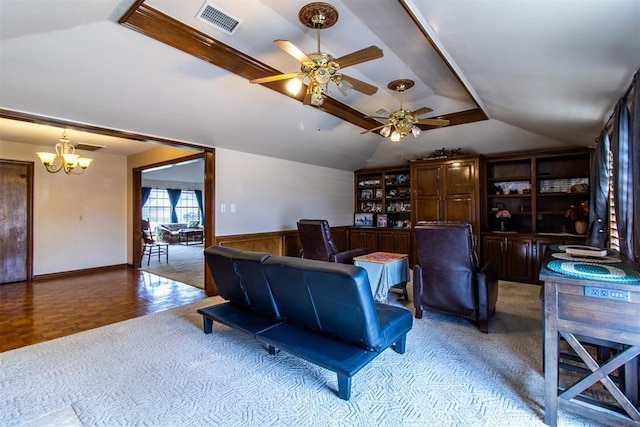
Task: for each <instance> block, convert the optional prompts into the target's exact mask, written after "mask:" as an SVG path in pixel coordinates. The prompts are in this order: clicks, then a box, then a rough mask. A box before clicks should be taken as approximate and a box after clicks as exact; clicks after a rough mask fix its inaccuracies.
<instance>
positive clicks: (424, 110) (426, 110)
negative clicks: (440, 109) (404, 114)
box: [411, 107, 433, 117]
mask: <svg viewBox="0 0 640 427" xmlns="http://www.w3.org/2000/svg"><path fill="white" fill-rule="evenodd" d="M432 111H433V108H429V107H422V108H418V109H417V110H415V111H412V112H411V115H412V116H413V117H417V116H421V115H423V114H427V113H430V112H432Z"/></svg>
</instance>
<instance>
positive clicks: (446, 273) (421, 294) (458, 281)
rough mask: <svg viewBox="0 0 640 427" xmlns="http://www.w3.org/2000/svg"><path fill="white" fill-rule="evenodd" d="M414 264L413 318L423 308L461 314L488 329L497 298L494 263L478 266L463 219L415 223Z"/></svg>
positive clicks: (483, 329)
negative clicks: (415, 249) (459, 220)
mask: <svg viewBox="0 0 640 427" xmlns="http://www.w3.org/2000/svg"><path fill="white" fill-rule="evenodd" d="M415 238H416V245H417V253H418V264H417V265H416V266H415V267H414V268H413V305H414V307H415V309H416V312H415V317H416V318H417V319H421V318H422V311H423V310H431V311H438V312H442V313H448V314H453V315H456V316H461V317H464V318H466V319H469V320H471V321H473V322H475V323H476V324H477V325H478V328H479V329H480V331H481V332H484V333H487V332H488V331H489V319H490V317H491V316H492V315H493V313H494V312H495V309H496V301H497V299H498V262H497V261H496V260H492V261H489V262H487V264H485V265H484V266H483V267H482V269H480V268H479V263H478V256H477V254H476V252H475V250H474V246H473V233H472V230H471V224H469V223H467V222H424V223H421V224H419V225H416V228H415Z"/></svg>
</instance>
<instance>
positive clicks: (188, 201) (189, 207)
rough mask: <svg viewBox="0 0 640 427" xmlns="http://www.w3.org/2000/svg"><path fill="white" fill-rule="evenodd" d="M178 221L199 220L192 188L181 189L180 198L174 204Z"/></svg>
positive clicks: (198, 210) (196, 201) (198, 211)
mask: <svg viewBox="0 0 640 427" xmlns="http://www.w3.org/2000/svg"><path fill="white" fill-rule="evenodd" d="M176 215H177V216H178V222H185V223H189V221H200V207H199V206H198V200H197V199H196V192H195V191H192V190H182V193H180V200H178V205H177V206H176Z"/></svg>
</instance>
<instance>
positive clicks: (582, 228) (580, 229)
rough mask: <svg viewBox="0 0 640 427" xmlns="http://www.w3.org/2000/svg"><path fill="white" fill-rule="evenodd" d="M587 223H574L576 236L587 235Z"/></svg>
mask: <svg viewBox="0 0 640 427" xmlns="http://www.w3.org/2000/svg"><path fill="white" fill-rule="evenodd" d="M587 227H588V224H587V221H576V234H587Z"/></svg>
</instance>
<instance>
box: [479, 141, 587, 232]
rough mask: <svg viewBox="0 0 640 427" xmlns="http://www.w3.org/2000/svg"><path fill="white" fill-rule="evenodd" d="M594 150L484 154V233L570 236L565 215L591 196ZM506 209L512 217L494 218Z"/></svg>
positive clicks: (569, 221) (572, 228)
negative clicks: (503, 229) (489, 155)
mask: <svg viewBox="0 0 640 427" xmlns="http://www.w3.org/2000/svg"><path fill="white" fill-rule="evenodd" d="M592 153H593V150H591V149H579V150H570V151H566V150H564V151H555V152H549V151H546V152H534V153H520V154H509V155H501V156H495V157H488V158H486V160H485V162H484V169H485V172H484V174H483V175H484V176H485V177H486V185H485V188H486V198H485V200H486V203H485V206H486V209H485V210H484V211H483V218H482V231H484V232H487V231H498V230H500V228H501V222H504V224H505V228H506V231H516V232H518V233H528V234H537V233H565V234H574V233H575V228H574V224H573V221H572V220H570V219H567V218H565V213H566V211H567V209H569V207H570V206H571V205H579V204H580V203H582V202H588V200H589V174H590V170H591V159H592ZM503 210H506V211H508V212H509V214H508V215H509V216H510V218H508V219H506V220H504V219H503V218H498V217H497V216H501V215H498V212H500V211H503Z"/></svg>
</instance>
